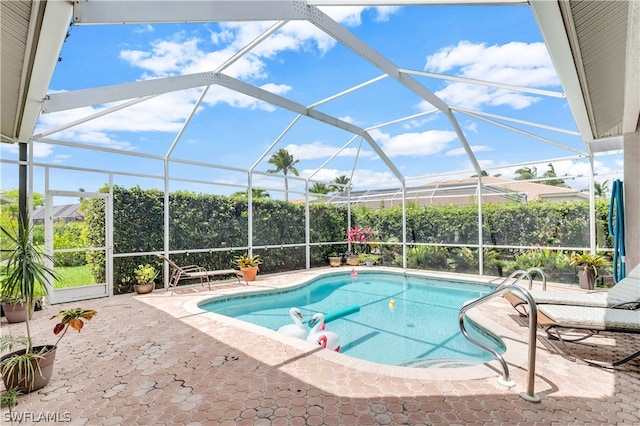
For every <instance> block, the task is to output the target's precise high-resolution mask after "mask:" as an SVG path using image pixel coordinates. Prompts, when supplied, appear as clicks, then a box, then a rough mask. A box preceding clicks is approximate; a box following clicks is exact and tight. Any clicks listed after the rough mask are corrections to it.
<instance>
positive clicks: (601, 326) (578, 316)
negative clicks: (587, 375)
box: [537, 305, 640, 367]
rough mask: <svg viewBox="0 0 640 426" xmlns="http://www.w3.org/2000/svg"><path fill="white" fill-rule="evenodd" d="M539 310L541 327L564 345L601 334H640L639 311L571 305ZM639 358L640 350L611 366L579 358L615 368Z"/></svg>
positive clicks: (539, 308)
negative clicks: (602, 332) (576, 334)
mask: <svg viewBox="0 0 640 426" xmlns="http://www.w3.org/2000/svg"><path fill="white" fill-rule="evenodd" d="M537 308H538V325H540V326H541V327H543V328H544V329H545V331H546V332H547V334H548V335H549V337H551V338H552V339H558V340H560V341H561V342H563V343H565V342H578V341H581V340H584V339H587V338H589V337H591V336H593V335H594V334H597V333H599V332H601V331H608V332H618V333H635V334H638V333H640V310H639V309H635V310H629V309H612V308H598V307H589V306H570V305H539V306H538V307H537ZM569 332H571V334H569ZM575 332H578V333H579V334H578V337H575V334H574V333H575ZM568 336H572V337H568ZM638 356H640V350H639V351H637V352H635V353H633V354H631V355H629V356H627V357H625V358H622V359H620V360H616V361H614V362H611V363H603V362H599V361H593V360H586V359H583V358H580V359H582V361H584V362H587V363H589V364H593V365H598V366H601V367H615V366H617V365H621V364H624V363H625V362H628V361H631V360H632V359H634V358H636V357H638ZM574 357H575V355H574ZM576 358H578V357H576Z"/></svg>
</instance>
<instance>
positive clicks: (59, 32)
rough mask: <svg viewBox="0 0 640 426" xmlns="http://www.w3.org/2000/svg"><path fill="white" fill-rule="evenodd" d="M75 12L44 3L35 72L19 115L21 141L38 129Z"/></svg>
mask: <svg viewBox="0 0 640 426" xmlns="http://www.w3.org/2000/svg"><path fill="white" fill-rule="evenodd" d="M72 12H73V8H72V5H71V2H67V1H48V2H46V4H45V11H44V16H43V19H42V24H41V26H40V31H39V33H38V34H37V35H36V37H37V38H36V39H35V40H34V46H36V49H35V55H34V58H33V67H32V73H31V75H30V76H29V77H28V80H26V81H27V90H26V96H25V105H24V110H23V112H22V114H20V115H21V116H22V117H21V120H20V126H19V128H18V132H17V136H18V140H22V141H26V140H29V139H30V138H31V137H32V135H33V131H34V129H35V128H36V123H37V122H38V118H39V117H40V112H41V108H42V100H43V99H44V97H45V95H46V93H47V90H48V88H49V83H50V82H51V77H52V76H53V71H54V70H55V67H56V64H57V63H58V56H59V54H60V50H62V43H64V40H65V38H66V36H67V31H68V30H69V23H70V22H71V13H72Z"/></svg>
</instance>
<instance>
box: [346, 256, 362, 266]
mask: <svg viewBox="0 0 640 426" xmlns="http://www.w3.org/2000/svg"><path fill="white" fill-rule="evenodd" d="M346 264H347V265H349V266H358V265H359V264H360V259H358V256H357V255H355V254H354V255H349V256H347V260H346Z"/></svg>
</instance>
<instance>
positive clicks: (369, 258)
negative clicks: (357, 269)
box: [358, 253, 380, 266]
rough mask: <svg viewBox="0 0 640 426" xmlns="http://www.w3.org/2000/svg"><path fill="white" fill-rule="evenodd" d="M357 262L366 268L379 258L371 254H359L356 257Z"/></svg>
mask: <svg viewBox="0 0 640 426" xmlns="http://www.w3.org/2000/svg"><path fill="white" fill-rule="evenodd" d="M358 260H359V261H360V262H361V263H364V264H365V265H366V266H373V265H374V263H376V262H377V261H378V260H380V256H379V255H377V254H373V253H360V254H359V255H358Z"/></svg>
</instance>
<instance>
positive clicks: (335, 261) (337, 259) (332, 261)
mask: <svg viewBox="0 0 640 426" xmlns="http://www.w3.org/2000/svg"><path fill="white" fill-rule="evenodd" d="M341 263H342V256H340V254H338V253H337V252H332V253H330V254H329V266H333V267H337V266H340V264H341Z"/></svg>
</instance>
